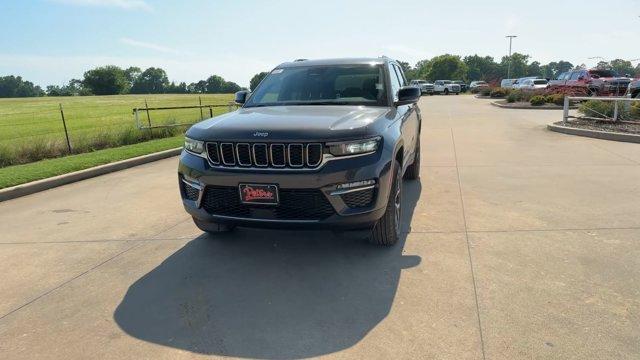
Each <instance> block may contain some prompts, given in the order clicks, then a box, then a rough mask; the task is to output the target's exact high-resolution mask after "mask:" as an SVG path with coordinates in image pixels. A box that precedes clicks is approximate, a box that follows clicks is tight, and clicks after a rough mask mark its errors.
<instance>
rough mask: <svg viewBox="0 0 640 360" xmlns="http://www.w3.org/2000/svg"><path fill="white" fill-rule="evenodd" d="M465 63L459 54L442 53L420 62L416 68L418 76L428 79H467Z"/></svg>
mask: <svg viewBox="0 0 640 360" xmlns="http://www.w3.org/2000/svg"><path fill="white" fill-rule="evenodd" d="M467 70H468V69H467V65H466V64H465V63H464V62H463V61H462V60H461V59H460V56H457V55H450V54H444V55H440V56H436V57H434V58H433V59H431V60H429V61H426V62H424V63H421V64H420V68H418V69H417V75H418V78H424V79H427V80H430V81H435V80H443V79H451V80H467V79H466V77H467Z"/></svg>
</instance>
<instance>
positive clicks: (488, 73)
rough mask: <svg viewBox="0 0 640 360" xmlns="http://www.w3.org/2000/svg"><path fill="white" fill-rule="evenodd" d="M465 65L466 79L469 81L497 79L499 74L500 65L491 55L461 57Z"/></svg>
mask: <svg viewBox="0 0 640 360" xmlns="http://www.w3.org/2000/svg"><path fill="white" fill-rule="evenodd" d="M463 61H464V63H465V64H466V65H467V80H470V81H477V80H482V81H488V82H491V81H497V80H498V79H499V78H500V77H501V75H500V66H499V65H498V64H497V63H496V62H495V60H493V58H492V57H491V56H479V55H477V54H476V55H472V56H465V58H464V59H463Z"/></svg>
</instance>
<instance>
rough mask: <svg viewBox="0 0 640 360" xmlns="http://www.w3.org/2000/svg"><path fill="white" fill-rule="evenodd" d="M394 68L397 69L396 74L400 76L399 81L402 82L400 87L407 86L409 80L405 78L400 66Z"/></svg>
mask: <svg viewBox="0 0 640 360" xmlns="http://www.w3.org/2000/svg"><path fill="white" fill-rule="evenodd" d="M393 68H394V69H396V74H398V80H400V86H401V87H402V86H407V79H406V78H405V77H404V73H403V72H402V69H401V68H400V67H399V66H398V65H393Z"/></svg>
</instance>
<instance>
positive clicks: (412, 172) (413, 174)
mask: <svg viewBox="0 0 640 360" xmlns="http://www.w3.org/2000/svg"><path fill="white" fill-rule="evenodd" d="M404 178H405V179H407V180H418V179H419V178H420V134H418V139H417V141H416V156H415V157H414V158H413V163H412V164H411V165H409V167H407V170H406V171H405V172H404Z"/></svg>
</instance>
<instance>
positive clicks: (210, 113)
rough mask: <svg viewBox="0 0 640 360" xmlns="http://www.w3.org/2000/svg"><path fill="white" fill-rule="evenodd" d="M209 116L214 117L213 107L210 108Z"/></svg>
mask: <svg viewBox="0 0 640 360" xmlns="http://www.w3.org/2000/svg"><path fill="white" fill-rule="evenodd" d="M209 115H210V116H211V117H213V108H212V107H211V106H209Z"/></svg>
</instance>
